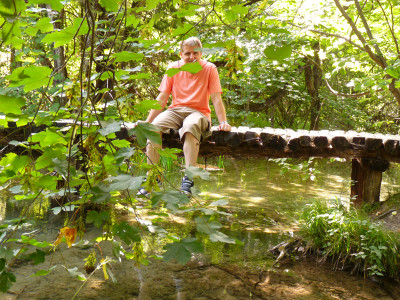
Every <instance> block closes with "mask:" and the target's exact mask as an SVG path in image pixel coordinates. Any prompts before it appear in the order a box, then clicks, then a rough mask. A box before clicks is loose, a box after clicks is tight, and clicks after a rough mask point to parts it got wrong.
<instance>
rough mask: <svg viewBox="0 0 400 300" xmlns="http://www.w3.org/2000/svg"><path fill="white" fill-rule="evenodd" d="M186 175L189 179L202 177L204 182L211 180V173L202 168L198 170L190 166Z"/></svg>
mask: <svg viewBox="0 0 400 300" xmlns="http://www.w3.org/2000/svg"><path fill="white" fill-rule="evenodd" d="M185 173H186V175H187V176H188V177H189V179H193V178H196V177H200V178H201V179H203V180H208V179H209V178H210V173H209V172H207V171H206V170H204V169H202V168H197V167H193V166H189V167H187V168H186V170H185Z"/></svg>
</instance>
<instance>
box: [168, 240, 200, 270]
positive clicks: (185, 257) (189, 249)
mask: <svg viewBox="0 0 400 300" xmlns="http://www.w3.org/2000/svg"><path fill="white" fill-rule="evenodd" d="M164 249H165V250H167V251H166V252H165V253H164V255H163V259H164V261H170V260H173V259H176V260H177V261H178V262H179V263H181V264H186V263H187V262H188V261H189V260H190V258H191V257H192V253H201V252H203V251H204V249H203V245H202V244H201V243H199V242H198V241H196V239H182V240H181V241H179V242H173V243H170V244H167V245H165V246H164Z"/></svg>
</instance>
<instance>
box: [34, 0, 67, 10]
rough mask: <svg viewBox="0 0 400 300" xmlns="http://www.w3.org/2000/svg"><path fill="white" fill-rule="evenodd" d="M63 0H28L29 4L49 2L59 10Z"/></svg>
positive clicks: (62, 5) (61, 7) (53, 7)
mask: <svg viewBox="0 0 400 300" xmlns="http://www.w3.org/2000/svg"><path fill="white" fill-rule="evenodd" d="M63 2H64V1H63V0H29V4H49V5H50V6H51V8H52V9H54V10H56V11H61V10H62V9H63V8H64V4H63Z"/></svg>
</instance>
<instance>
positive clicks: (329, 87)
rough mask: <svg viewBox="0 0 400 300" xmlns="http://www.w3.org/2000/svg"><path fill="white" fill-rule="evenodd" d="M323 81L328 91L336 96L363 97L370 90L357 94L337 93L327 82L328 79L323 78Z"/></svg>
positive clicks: (380, 90)
mask: <svg viewBox="0 0 400 300" xmlns="http://www.w3.org/2000/svg"><path fill="white" fill-rule="evenodd" d="M325 83H326V86H327V87H328V89H329V91H330V92H331V93H332V94H334V95H336V96H340V97H346V98H359V97H364V96H367V95H369V94H371V92H370V91H368V92H364V93H359V94H342V93H339V92H338V91H335V90H334V89H333V88H332V87H331V85H330V84H329V82H328V80H326V79H325ZM382 91H383V89H379V90H377V91H376V92H382Z"/></svg>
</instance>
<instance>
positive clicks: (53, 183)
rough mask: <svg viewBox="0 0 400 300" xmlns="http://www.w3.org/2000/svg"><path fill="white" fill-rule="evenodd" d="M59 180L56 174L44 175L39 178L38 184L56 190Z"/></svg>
mask: <svg viewBox="0 0 400 300" xmlns="http://www.w3.org/2000/svg"><path fill="white" fill-rule="evenodd" d="M57 181H58V178H57V177H56V176H54V175H44V176H42V177H40V178H39V182H38V183H37V185H38V187H40V188H43V189H47V190H54V189H56V187H57Z"/></svg>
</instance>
